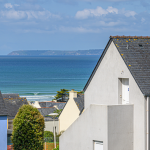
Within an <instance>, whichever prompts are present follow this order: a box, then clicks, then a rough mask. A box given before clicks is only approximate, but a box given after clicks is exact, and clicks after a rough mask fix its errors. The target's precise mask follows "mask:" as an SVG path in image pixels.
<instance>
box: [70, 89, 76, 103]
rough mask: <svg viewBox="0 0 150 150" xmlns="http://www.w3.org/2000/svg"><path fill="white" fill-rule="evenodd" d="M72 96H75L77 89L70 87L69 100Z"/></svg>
mask: <svg viewBox="0 0 150 150" xmlns="http://www.w3.org/2000/svg"><path fill="white" fill-rule="evenodd" d="M74 98H77V91H75V90H74V89H72V90H71V91H69V100H70V99H74Z"/></svg>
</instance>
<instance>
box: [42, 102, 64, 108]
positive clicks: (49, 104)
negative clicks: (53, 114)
mask: <svg viewBox="0 0 150 150" xmlns="http://www.w3.org/2000/svg"><path fill="white" fill-rule="evenodd" d="M65 104H66V102H39V105H40V106H41V107H53V106H55V105H57V107H58V109H63V108H64V106H65Z"/></svg>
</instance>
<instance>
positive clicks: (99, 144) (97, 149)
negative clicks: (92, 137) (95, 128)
mask: <svg viewBox="0 0 150 150" xmlns="http://www.w3.org/2000/svg"><path fill="white" fill-rule="evenodd" d="M94 150H103V141H94Z"/></svg>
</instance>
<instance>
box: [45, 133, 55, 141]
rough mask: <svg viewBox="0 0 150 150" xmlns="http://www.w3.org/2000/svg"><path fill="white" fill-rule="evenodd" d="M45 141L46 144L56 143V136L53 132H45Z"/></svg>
mask: <svg viewBox="0 0 150 150" xmlns="http://www.w3.org/2000/svg"><path fill="white" fill-rule="evenodd" d="M44 139H45V142H49V143H50V142H53V141H54V134H53V132H51V131H44Z"/></svg>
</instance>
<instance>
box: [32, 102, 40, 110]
mask: <svg viewBox="0 0 150 150" xmlns="http://www.w3.org/2000/svg"><path fill="white" fill-rule="evenodd" d="M33 106H34V107H36V108H41V106H40V104H39V101H35V103H34V104H33Z"/></svg>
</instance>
